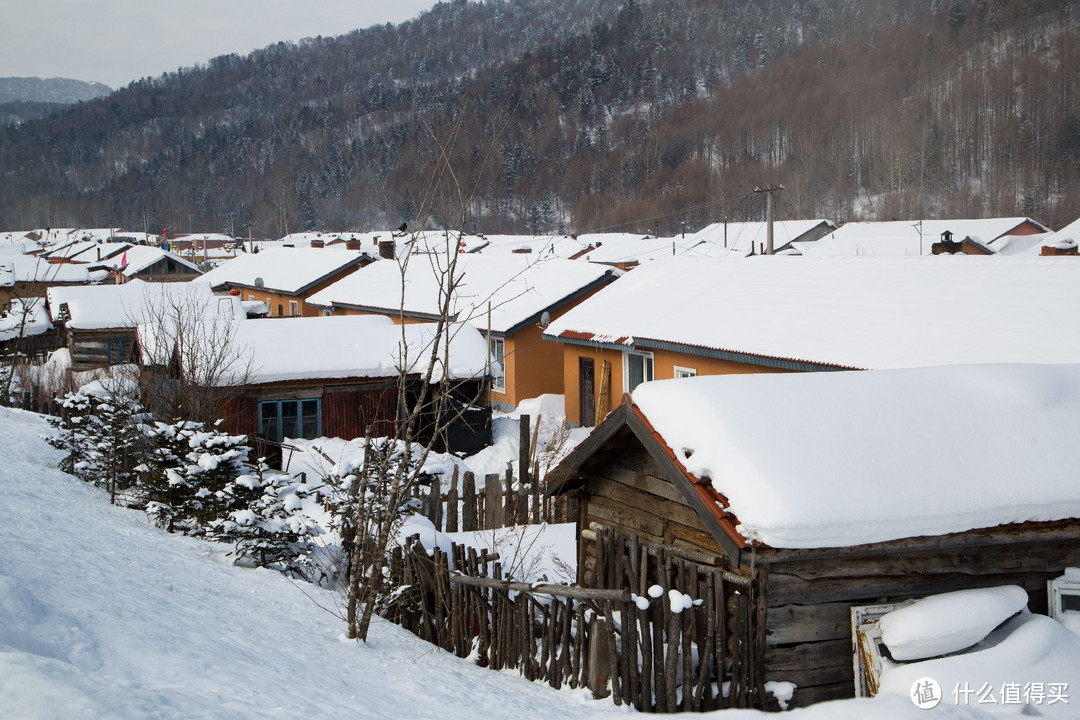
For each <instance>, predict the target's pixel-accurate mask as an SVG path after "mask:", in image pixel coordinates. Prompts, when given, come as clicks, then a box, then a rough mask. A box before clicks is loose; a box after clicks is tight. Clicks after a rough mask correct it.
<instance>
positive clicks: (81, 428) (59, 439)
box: [45, 392, 95, 480]
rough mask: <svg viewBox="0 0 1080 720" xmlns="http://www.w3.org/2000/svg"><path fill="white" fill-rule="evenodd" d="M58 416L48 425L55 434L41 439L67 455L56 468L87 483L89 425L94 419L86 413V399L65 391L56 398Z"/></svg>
mask: <svg viewBox="0 0 1080 720" xmlns="http://www.w3.org/2000/svg"><path fill="white" fill-rule="evenodd" d="M57 402H58V403H59V405H60V411H61V413H62V414H61V415H60V417H53V418H49V419H48V420H49V424H50V425H52V426H53V427H54V428H55V429H56V430H58V431H59V432H58V433H57V434H56V435H54V436H51V437H47V438H45V439H46V440H47V441H48V443H49V444H50V445H52V446H53V447H55V448H57V449H59V450H63V451H64V452H65V453H67V455H66V456H64V459H63V460H61V461H60V469H61V470H63V471H64V472H66V473H68V474H71V475H74V476H75V477H78V478H80V479H82V480H91V479H92V477H93V476H92V474H91V471H90V470H91V468H90V462H89V458H90V452H91V445H92V444H93V430H92V428H91V426H92V425H93V424H94V423H95V419H94V418H93V416H92V415H91V414H90V408H91V402H90V398H89V397H87V396H86V395H82V394H81V393H74V392H69V393H67V394H66V395H64V396H63V397H62V398H57Z"/></svg>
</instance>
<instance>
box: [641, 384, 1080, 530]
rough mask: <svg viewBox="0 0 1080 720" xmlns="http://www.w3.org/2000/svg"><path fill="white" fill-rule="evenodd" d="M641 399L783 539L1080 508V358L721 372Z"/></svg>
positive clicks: (681, 454)
mask: <svg viewBox="0 0 1080 720" xmlns="http://www.w3.org/2000/svg"><path fill="white" fill-rule="evenodd" d="M633 400H634V403H635V404H636V405H637V406H638V408H639V409H640V410H641V411H642V412H643V413H644V415H645V416H646V417H647V418H648V420H649V422H651V423H652V425H653V427H654V428H655V429H656V431H657V432H658V433H659V434H660V436H661V437H662V438H663V441H664V442H665V443H666V444H667V445H668V446H669V447H670V448H671V450H672V451H673V452H674V453H675V456H676V457H677V458H678V459H679V461H680V462H681V463H682V464H683V465H684V466H685V467H686V469H687V470H688V471H689V472H690V473H691V474H693V475H694V476H696V477H698V478H703V479H708V480H710V481H711V483H712V485H713V487H714V488H715V489H716V490H717V491H718V492H719V493H720V494H722V495H723V496H724V497H726V498H727V500H728V501H729V503H730V510H731V512H733V513H734V514H735V516H736V517H737V518H738V521H739V523H740V526H739V531H740V532H741V533H742V534H743V536H744V537H745V538H747V539H749V540H759V541H761V542H763V543H765V544H766V545H769V546H772V547H781V548H818V547H846V546H851V545H859V544H863V543H874V542H884V541H888V540H895V539H899V538H904V537H918V536H924V535H941V534H946V533H953V532H962V531H965V530H970V529H974V528H987V527H994V526H997V525H1002V524H1009V523H1022V522H1026V521H1052V520H1062V519H1066V518H1080V491H1078V490H1077V483H1076V469H1077V468H1078V467H1080V443H1078V442H1077V441H1076V430H1077V428H1078V427H1080V365H998V366H993V365H978V366H955V367H937V368H918V369H911V370H893V371H871V372H840V373H800V374H790V375H788V374H763V375H720V376H708V377H698V378H690V379H683V380H662V381H658V382H651V383H645V384H643V385H640V386H639V387H638V388H637V389H636V390H635V391H634V394H633Z"/></svg>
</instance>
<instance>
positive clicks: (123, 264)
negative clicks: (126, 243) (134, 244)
mask: <svg viewBox="0 0 1080 720" xmlns="http://www.w3.org/2000/svg"><path fill="white" fill-rule="evenodd" d="M126 267H127V250H125V251H124V256H123V257H122V258H120V269H121V270H123V269H124V268H126Z"/></svg>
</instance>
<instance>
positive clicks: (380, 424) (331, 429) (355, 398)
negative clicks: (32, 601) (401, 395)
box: [322, 384, 397, 438]
mask: <svg viewBox="0 0 1080 720" xmlns="http://www.w3.org/2000/svg"><path fill="white" fill-rule="evenodd" d="M396 417H397V386H396V384H395V385H391V386H390V387H386V386H383V387H379V388H370V389H364V390H334V391H330V390H328V391H327V392H326V393H324V394H323V399H322V426H323V434H324V435H328V436H332V437H342V438H358V437H364V436H365V435H367V434H368V432H369V431H370V433H371V436H372V437H381V436H390V435H392V434H393V431H394V424H395V419H396Z"/></svg>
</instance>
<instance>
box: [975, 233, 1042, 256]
mask: <svg viewBox="0 0 1080 720" xmlns="http://www.w3.org/2000/svg"><path fill="white" fill-rule="evenodd" d="M1053 235H1054V233H1035V234H1034V235H1002V236H1001V237H999V238H997V239H996V240H992V241H991V242H989V243H987V244H988V245H989V247H990V248H991V249H992V250H993V251H994V253H995V254H997V255H1004V256H1010V255H1022V256H1028V255H1038V254H1039V251H1040V250H1041V249H1042V245H1043V243H1044V242H1045V241H1046V240H1049V239H1050V237H1052V236H1053Z"/></svg>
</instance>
